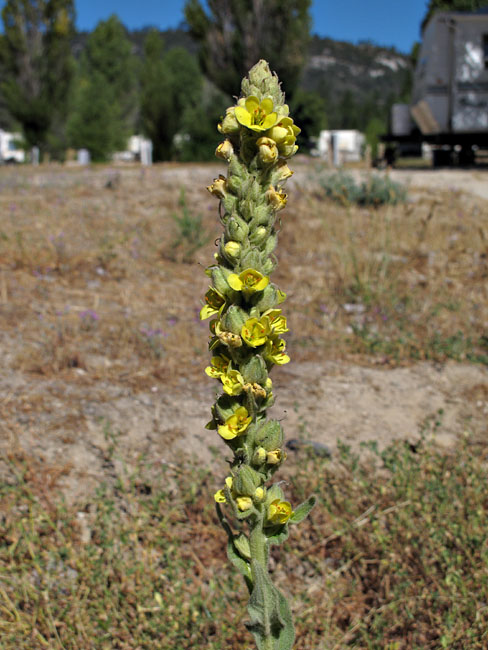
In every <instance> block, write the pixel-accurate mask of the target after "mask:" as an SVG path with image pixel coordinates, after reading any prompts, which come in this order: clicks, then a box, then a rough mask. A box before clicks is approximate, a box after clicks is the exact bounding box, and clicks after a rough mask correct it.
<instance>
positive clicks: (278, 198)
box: [265, 185, 287, 212]
mask: <svg viewBox="0 0 488 650" xmlns="http://www.w3.org/2000/svg"><path fill="white" fill-rule="evenodd" d="M265 196H266V198H267V199H268V201H269V203H270V205H271V207H272V208H273V210H276V211H277V212H278V210H282V209H283V208H284V207H285V205H286V202H287V197H286V194H285V193H284V192H282V191H281V190H278V191H276V190H275V188H274V187H273V186H272V185H270V186H269V189H268V191H267V192H266V194H265Z"/></svg>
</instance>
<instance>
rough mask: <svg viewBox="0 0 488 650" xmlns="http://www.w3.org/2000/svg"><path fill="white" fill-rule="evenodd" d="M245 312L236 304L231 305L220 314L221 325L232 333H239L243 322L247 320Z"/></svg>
mask: <svg viewBox="0 0 488 650" xmlns="http://www.w3.org/2000/svg"><path fill="white" fill-rule="evenodd" d="M247 318H248V316H247V313H246V312H245V311H244V310H243V309H241V308H240V307H238V306H237V305H231V306H230V307H229V309H228V310H227V312H226V313H225V314H224V315H223V316H222V319H221V327H222V329H223V330H225V331H227V332H232V334H240V333H241V330H242V327H243V325H244V323H245V322H246V321H247Z"/></svg>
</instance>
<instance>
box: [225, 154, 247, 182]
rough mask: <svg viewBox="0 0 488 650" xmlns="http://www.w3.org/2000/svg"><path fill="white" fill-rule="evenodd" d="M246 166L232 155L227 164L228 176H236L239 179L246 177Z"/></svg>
mask: <svg viewBox="0 0 488 650" xmlns="http://www.w3.org/2000/svg"><path fill="white" fill-rule="evenodd" d="M247 175H248V174H247V168H246V166H245V165H244V164H243V163H241V161H240V160H239V158H238V157H237V156H234V157H233V158H232V160H231V161H230V164H229V176H236V177H237V178H239V179H240V180H241V181H243V180H245V179H246V178H247Z"/></svg>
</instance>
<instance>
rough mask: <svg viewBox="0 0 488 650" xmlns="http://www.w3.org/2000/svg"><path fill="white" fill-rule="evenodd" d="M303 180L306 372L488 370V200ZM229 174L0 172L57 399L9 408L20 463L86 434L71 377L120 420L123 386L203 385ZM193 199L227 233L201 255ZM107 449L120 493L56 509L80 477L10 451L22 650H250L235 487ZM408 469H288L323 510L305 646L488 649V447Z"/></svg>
mask: <svg viewBox="0 0 488 650" xmlns="http://www.w3.org/2000/svg"><path fill="white" fill-rule="evenodd" d="M297 167H298V171H297V174H296V176H294V177H293V179H292V180H293V181H294V183H295V187H294V189H290V203H289V206H290V207H289V208H288V209H287V210H286V211H285V212H284V213H283V217H282V219H283V230H282V232H281V235H280V245H279V249H278V253H279V261H280V264H279V267H278V270H277V272H276V274H275V276H274V279H275V281H276V282H277V283H278V284H279V285H280V287H282V288H283V289H284V290H286V292H287V293H288V300H287V303H286V304H285V307H286V312H287V316H288V317H289V322H290V330H291V333H290V335H289V337H288V341H289V348H290V350H291V354H292V360H296V361H299V360H302V361H305V360H314V361H324V360H327V359H348V360H351V361H354V362H356V363H361V364H365V365H368V364H382V365H398V364H409V363H412V362H413V361H415V360H417V359H433V360H435V361H439V362H442V361H444V360H446V359H448V358H452V359H458V360H465V361H473V362H477V363H484V364H486V363H487V362H488V349H487V343H488V342H487V338H486V337H487V331H488V328H487V325H488V281H487V279H488V209H487V203H486V201H483V200H482V199H475V198H472V197H469V196H467V195H463V194H462V193H460V192H459V191H448V190H446V191H445V192H442V193H438V194H436V195H432V194H430V193H429V192H427V191H422V192H419V193H417V194H416V195H415V199H416V200H415V202H410V203H407V204H405V205H397V206H385V207H382V208H379V209H377V210H374V209H364V208H358V207H355V206H349V207H342V206H337V205H336V204H333V203H331V202H328V201H325V200H324V198H323V196H322V195H321V194H320V193H319V192H318V190H317V188H316V186H311V185H309V184H307V183H306V178H305V167H304V165H303V164H299V165H297ZM218 171H219V168H218V167H217V166H215V165H208V166H186V167H185V166H178V165H161V166H155V167H153V168H151V169H148V170H145V172H144V173H142V172H141V170H140V169H138V168H124V169H108V168H103V167H100V168H97V167H94V168H93V169H91V170H86V171H80V170H75V169H73V170H70V169H61V168H59V169H56V168H40V169H39V170H38V171H35V172H33V171H32V170H29V169H27V168H21V169H6V168H2V169H0V209H1V210H2V215H3V219H2V223H1V225H0V307H1V309H0V346H1V349H2V351H3V363H4V367H5V368H7V369H8V368H12V369H16V370H17V371H20V372H21V373H23V376H25V377H27V378H29V377H33V376H34V375H35V376H40V377H42V378H43V379H45V385H46V389H45V391H44V393H42V394H41V393H39V392H36V397H35V399H33V398H32V395H30V394H29V393H28V392H26V393H24V394H22V393H21V392H19V391H18V390H17V388H16V386H15V385H11V386H10V387H9V390H8V392H7V394H6V395H5V396H4V397H2V402H0V416H1V422H2V423H3V425H2V431H3V435H4V436H6V437H7V438H8V441H10V439H11V440H12V445H11V448H12V450H13V449H14V448H15V445H14V441H15V439H16V437H17V434H18V431H19V430H20V429H25V430H28V429H29V428H31V427H34V426H36V427H37V429H40V430H42V428H43V427H44V426H46V427H47V426H48V424H47V423H49V427H51V429H52V430H53V431H57V432H58V433H57V434H56V435H58V436H59V438H60V439H63V436H64V437H66V436H68V438H69V436H72V437H75V438H76V435H77V434H76V431H77V428H79V427H83V424H84V423H83V421H82V419H80V418H82V417H83V416H82V415H81V414H80V411H79V409H76V408H72V407H73V405H72V404H70V402H69V392H68V393H66V394H64V393H63V399H62V400H61V399H60V393H59V394H58V392H57V390H58V389H57V388H56V386H57V385H59V382H62V383H63V385H66V386H68V387H69V386H70V385H74V384H77V385H78V386H79V385H82V386H83V385H95V386H97V387H98V388H97V390H98V398H99V402H100V403H101V404H103V403H104V402H106V401H108V400H110V399H111V396H112V393H111V392H110V390H109V388H112V387H119V388H120V389H121V390H122V389H123V388H124V387H126V388H127V389H130V391H131V392H133V393H137V392H138V391H144V390H148V389H149V388H150V387H151V386H153V384H154V383H159V384H161V386H162V387H163V388H164V389H166V388H170V387H171V386H178V385H180V386H181V384H178V382H181V381H184V382H186V383H188V384H189V385H191V383H192V382H204V381H205V376H204V375H203V373H202V368H203V367H204V365H205V364H206V362H207V360H208V351H207V346H206V336H207V325H206V324H205V323H204V324H202V323H201V322H200V321H199V319H198V311H199V308H200V300H201V298H202V296H203V294H204V292H205V290H206V286H207V278H206V276H205V275H204V273H203V270H204V268H205V267H206V266H207V265H208V264H209V262H210V261H211V259H212V253H213V251H214V247H213V243H212V242H213V240H214V239H215V238H217V237H218V236H219V235H220V226H219V224H218V222H217V219H216V214H217V205H216V202H215V200H214V199H213V198H212V197H211V196H210V195H208V193H207V192H206V191H205V189H204V188H205V185H206V184H208V182H209V180H210V179H211V178H212V177H213V176H214V175H216V174H217V173H218ZM183 186H184V187H185V189H186V200H187V204H188V206H189V208H190V210H191V211H192V212H193V213H194V214H201V215H202V228H203V230H204V231H205V232H204V234H205V237H207V236H208V237H209V239H210V243H208V244H206V245H205V246H203V247H202V248H200V249H198V250H196V251H195V252H194V253H192V262H191V263H188V262H187V261H186V258H187V255H186V253H187V251H185V249H184V243H181V242H180V243H179V244H178V246H176V245H175V242H177V241H178V236H179V233H178V231H177V222H176V221H175V219H174V218H173V217H172V214H174V213H177V212H178V210H179V206H178V199H179V195H180V188H181V187H183ZM184 260H185V261H184ZM54 380H56V381H54ZM56 382H58V383H56ZM485 388H486V387H485V386H484V385H482V384H480V388H479V393H480V396H479V398H480V399H485V397H486V395H485ZM470 399H475V397H473V396H470ZM174 432H175V433H174V435H175V437H176V436H177V435H178V433H177V432H178V429H177V423H175V428H174ZM106 437H107V441H106V445H105V447H104V450H105V451H104V453H105V457H104V463H105V465H104V468H105V470H106V473H107V477H108V483H107V485H106V486H105V487H103V486H102V487H101V488H100V491H99V493H98V495H97V496H96V497H94V498H92V497H91V496H90V495H88V496H87V498H86V500H85V501H84V502H83V503H78V504H75V505H64V504H63V503H62V501H61V500H60V499H59V498H58V497H57V495H56V493H55V490H56V485H57V482H58V481H59V479H60V477H62V476H64V475H65V474H66V473H68V472H69V471H70V466H69V463H68V462H67V461H66V462H63V459H62V458H57V460H56V462H54V461H52V462H51V460H50V458H49V457H47V459H46V462H42V461H41V460H40V459H36V458H33V457H32V456H31V455H29V454H22V453H20V452H19V455H16V454H14V453H12V454H11V457H10V470H9V473H8V474H5V476H6V477H7V480H5V482H4V485H3V487H2V492H1V495H0V498H1V506H0V512H3V513H4V514H3V515H1V516H2V517H3V519H2V527H1V528H2V533H1V535H2V536H3V537H2V539H1V543H0V546H1V559H0V571H1V578H2V587H1V590H0V603H1V608H0V609H1V613H0V632H1V633H2V634H3V639H4V640H3V641H2V642H3V643H4V644H5V648H6V650H20V649H22V648H26V649H27V648H29V649H37V648H53V649H56V650H57V649H58V648H59V649H61V648H66V649H67V648H77V649H80V650H84V649H85V648H86V649H87V650H88V649H89V648H103V649H105V648H107V649H112V648H121V649H122V648H127V649H131V650H135V649H136V648H148V649H149V648H153V647H155V643H159V644H160V647H161V648H163V650H164V649H166V648H167V649H168V650H169V648H178V649H179V648H181V649H183V650H184V649H185V648H193V647H197V646H198V645H200V646H202V647H203V646H204V647H207V648H209V649H213V650H223V648H238V647H239V648H240V647H243V644H246V643H247V644H248V643H249V642H250V640H249V638H248V637H247V636H246V634H247V633H246V632H245V630H244V628H243V625H242V620H243V619H244V617H245V612H244V608H243V605H242V597H243V591H242V586H241V584H240V582H239V581H238V578H237V576H234V574H233V573H232V572H231V570H230V569H229V568H228V567H227V566H225V565H224V560H223V557H224V550H223V544H224V540H223V536H222V534H221V531H219V530H218V529H217V527H216V525H215V520H214V518H213V513H212V512H211V510H210V506H209V504H208V500H209V498H208V495H209V494H210V493H211V492H212V490H214V489H215V486H214V479H213V478H212V477H211V476H210V475H209V474H208V473H206V472H202V471H201V470H199V469H198V468H193V469H192V468H190V469H189V470H188V471H186V470H185V472H182V471H181V470H180V469H179V468H178V464H177V463H176V462H175V463H174V464H171V463H170V464H167V465H165V466H164V467H163V468H161V466H160V465H156V463H155V462H154V461H151V460H150V459H149V460H148V459H143V458H141V465H140V467H139V468H138V469H137V470H132V469H131V470H130V471H129V470H127V471H125V472H124V471H122V470H121V467H122V466H123V462H122V461H121V460H120V459H118V460H117V458H116V456H117V439H116V436H115V434H112V433H111V432H110V431H107V436H106ZM68 438H66V439H68ZM168 442H170V441H169V440H168ZM395 449H396V450H395ZM53 453H54V452H53ZM389 453H390V455H389V456H388V455H387V456H384V457H383V459H382V462H383V463H384V465H385V467H384V468H383V470H384V471H383V472H382V473H381V472H380V474H379V475H378V476H377V475H375V474H374V473H373V470H372V468H371V467H363V466H362V465H361V464H358V460H357V459H355V458H354V457H353V456H352V455H351V454H349V453H348V452H345V454H344V457H343V459H342V461H341V463H342V465H341V464H339V466H329V465H327V464H325V465H324V462H323V461H316V460H315V459H313V458H310V459H308V460H306V462H305V461H304V462H301V461H300V463H298V464H297V465H294V464H292V463H291V464H290V465H289V468H288V470H287V476H288V478H289V480H290V481H291V482H292V483H293V489H294V490H295V492H296V497H297V498H300V497H301V496H303V495H302V492H303V493H305V492H306V493H307V494H308V492H309V491H310V490H313V491H316V492H318V493H319V494H320V495H321V499H322V507H321V508H320V509H319V510H318V511H317V512H318V514H316V515H315V516H314V518H313V519H312V521H311V523H310V524H307V525H306V526H304V527H303V529H298V531H299V532H297V533H296V535H295V536H294V537H293V538H292V539H291V541H290V544H289V546H286V547H285V548H284V550H283V552H282V553H281V555H278V554H277V555H276V556H274V562H275V563H276V564H275V578H276V579H277V582H278V584H280V585H281V586H282V587H284V588H285V589H286V590H289V591H291V592H292V596H293V603H294V611H295V614H296V616H297V622H298V628H299V636H298V642H297V650H310V649H312V648H314V649H315V648H325V647H327V648H329V647H330V648H337V649H338V650H339V649H341V648H346V647H355V648H361V649H362V648H365V649H366V648H368V649H369V648H371V649H373V648H385V649H386V648H388V649H389V650H403V649H410V648H411V649H414V648H415V649H419V650H420V649H422V650H424V649H428V648H432V649H434V648H444V647H445V648H454V649H459V650H461V648H462V649H463V650H465V649H470V648H473V649H475V648H476V649H477V648H479V649H481V648H483V647H486V642H487V640H486V599H487V597H488V596H487V591H486V557H487V556H486V553H487V551H486V539H485V538H486V535H484V532H483V531H484V530H486V507H487V502H486V489H485V487H484V486H485V480H484V473H483V472H485V469H486V458H484V456H483V454H485V451H484V450H482V449H477V450H475V453H473V450H472V449H468V448H465V449H463V450H460V451H456V453H455V454H453V455H448V456H445V455H439V454H437V452H435V451H432V450H430V451H429V452H428V453H426V455H425V456H424V455H423V454H420V453H419V454H417V452H412V450H405V449H403V448H402V449H399V448H391V449H390V452H389ZM409 454H410V455H409ZM53 458H54V456H53ZM175 460H176V459H175ZM302 460H303V459H302ZM395 463H396V464H395ZM143 465H144V466H143ZM453 503H454V504H457V505H456V506H455V507H453V509H452V510H451V511H450V510H449V507H448V506H450V505H451V504H453ZM401 504H404V505H401ZM418 504H420V505H418ZM439 513H441V514H439ZM446 522H448V524H449V525H446ZM463 522H464V523H463ZM419 530H428V531H429V534H428V535H427V536H425V535H422V536H419V534H418V531H419ZM446 531H447V532H446ZM447 533H449V534H447ZM459 540H462V541H459ZM197 542H198V543H197ZM407 549H409V550H407ZM158 594H159V595H160V597H161V598H163V602H164V607H163V608H162V607H161V604H160V600H159V596H158ZM168 603H169V605H168ZM483 635H484V636H483Z"/></svg>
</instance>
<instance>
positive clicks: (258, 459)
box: [252, 447, 268, 465]
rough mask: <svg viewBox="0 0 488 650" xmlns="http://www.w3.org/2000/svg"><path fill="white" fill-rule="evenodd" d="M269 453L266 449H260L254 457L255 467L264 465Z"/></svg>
mask: <svg viewBox="0 0 488 650" xmlns="http://www.w3.org/2000/svg"><path fill="white" fill-rule="evenodd" d="M267 454H268V452H267V451H266V449H265V448H264V447H258V448H257V449H256V451H255V452H254V456H253V457H252V462H253V465H262V464H263V463H264V462H265V460H266V457H267Z"/></svg>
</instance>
